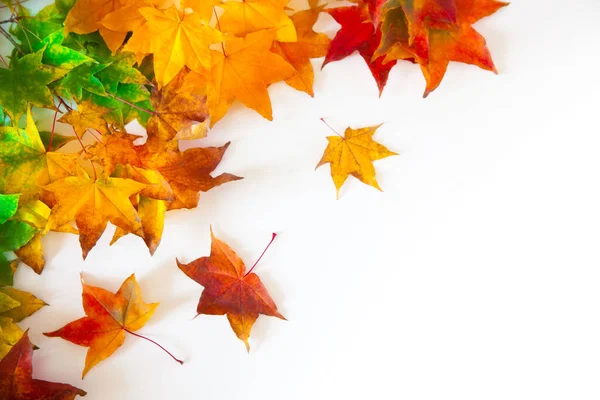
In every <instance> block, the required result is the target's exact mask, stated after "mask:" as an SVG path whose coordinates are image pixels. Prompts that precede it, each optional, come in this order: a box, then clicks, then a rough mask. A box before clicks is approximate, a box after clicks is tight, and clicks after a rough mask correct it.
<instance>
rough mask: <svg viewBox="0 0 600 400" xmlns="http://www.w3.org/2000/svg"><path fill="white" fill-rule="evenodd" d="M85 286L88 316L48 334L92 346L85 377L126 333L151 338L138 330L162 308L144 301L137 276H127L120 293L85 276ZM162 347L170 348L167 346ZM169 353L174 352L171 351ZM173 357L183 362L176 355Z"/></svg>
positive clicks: (110, 352)
mask: <svg viewBox="0 0 600 400" xmlns="http://www.w3.org/2000/svg"><path fill="white" fill-rule="evenodd" d="M81 285H82V286H83V293H82V303H83V310H84V311H85V314H86V317H83V318H80V319H78V320H76V321H73V322H70V323H68V324H67V325H65V326H64V327H62V328H60V329H59V330H57V331H54V332H49V333H44V335H46V336H48V337H60V338H63V339H65V340H68V341H69V342H72V343H75V344H77V345H79V346H85V347H89V349H88V352H87V354H86V357H85V366H84V368H83V373H82V378H84V377H85V375H86V374H87V373H88V372H89V371H90V369H92V368H93V367H94V366H95V365H97V364H98V363H99V362H100V361H102V360H105V359H106V358H108V357H110V356H111V355H112V354H113V353H114V352H115V351H116V350H117V349H118V348H119V347H121V345H122V344H123V342H124V341H125V332H127V333H130V334H132V335H134V336H137V337H142V338H144V339H146V340H150V339H147V338H145V337H144V336H141V335H139V334H136V333H134V332H135V331H137V330H139V329H141V328H142V327H143V326H144V325H146V323H147V322H148V320H149V319H150V317H152V314H153V313H154V310H155V309H156V307H158V303H144V302H143V301H142V294H141V290H140V286H139V285H138V283H137V280H136V279H135V275H131V276H130V277H129V278H127V279H125V281H124V282H123V284H122V285H121V287H120V288H119V290H118V291H117V293H111V292H109V291H108V290H105V289H102V288H99V287H96V286H91V285H86V284H85V283H84V282H83V279H82V281H81ZM153 343H155V344H157V343H156V342H153ZM157 345H158V344H157ZM158 346H160V345H158ZM161 348H162V347H161ZM162 349H163V350H164V351H166V350H165V349H164V348H162ZM166 352H167V353H168V354H169V355H171V354H170V353H169V352H168V351H166ZM171 357H172V358H173V359H175V360H176V361H177V362H179V363H180V364H183V362H182V361H180V360H177V359H176V358H175V357H173V356H172V355H171Z"/></svg>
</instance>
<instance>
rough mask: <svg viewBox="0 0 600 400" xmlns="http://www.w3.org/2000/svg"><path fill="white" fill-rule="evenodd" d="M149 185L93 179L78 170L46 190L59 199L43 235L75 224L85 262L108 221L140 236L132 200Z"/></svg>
mask: <svg viewBox="0 0 600 400" xmlns="http://www.w3.org/2000/svg"><path fill="white" fill-rule="evenodd" d="M145 186H146V185H144V184H142V183H139V182H136V181H133V180H131V179H120V178H109V177H107V176H105V175H102V176H100V177H98V178H97V179H91V178H90V177H89V176H88V174H87V173H86V172H85V171H83V170H82V169H79V171H78V176H70V177H67V178H64V179H61V180H59V181H56V182H54V183H52V184H50V185H48V186H45V187H44V190H46V191H48V192H51V193H53V194H54V196H55V197H56V205H55V206H54V207H53V208H52V212H51V213H50V218H49V219H48V224H47V225H46V228H45V229H44V233H46V232H48V231H49V230H51V229H56V228H58V227H61V226H63V225H65V224H67V223H69V222H71V221H73V220H74V221H75V224H76V225H77V228H78V229H79V243H80V244H81V249H82V255H83V258H84V259H85V258H86V257H87V255H88V253H89V252H90V250H91V249H92V248H93V247H94V246H95V245H96V242H97V241H98V239H100V236H101V235H102V233H103V232H104V230H105V229H106V225H107V223H108V221H110V222H112V223H113V224H114V225H116V226H118V227H120V228H122V229H124V230H126V231H128V232H141V229H142V225H141V222H140V218H139V216H138V214H137V211H136V210H135V208H134V207H133V205H132V204H131V201H130V200H129V197H130V196H132V195H134V194H136V193H139V192H140V191H141V190H142V189H143V188H144V187H145Z"/></svg>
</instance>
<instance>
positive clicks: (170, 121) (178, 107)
mask: <svg viewBox="0 0 600 400" xmlns="http://www.w3.org/2000/svg"><path fill="white" fill-rule="evenodd" d="M206 82H207V81H206V78H204V77H203V76H202V75H200V74H198V73H196V72H193V71H190V70H189V69H187V68H183V69H182V70H181V72H179V74H177V76H175V78H173V80H171V82H169V84H168V85H166V86H163V87H162V88H161V89H158V88H153V90H152V95H151V97H150V102H151V103H152V106H153V108H154V110H155V111H154V113H153V114H152V116H151V117H150V119H149V120H148V122H147V124H146V130H147V132H148V137H149V138H150V139H149V140H152V138H153V137H157V138H159V139H160V140H163V141H169V140H172V139H174V138H176V137H177V135H178V133H180V132H182V131H185V132H188V133H187V136H186V133H185V132H183V135H181V136H179V137H186V138H187V137H190V138H194V139H199V138H201V137H204V136H206V124H201V126H200V127H199V128H197V129H195V128H194V123H195V122H199V123H203V122H204V120H205V119H206V118H207V117H208V107H207V105H206ZM192 131H195V132H196V134H191V132H192ZM198 132H200V134H198Z"/></svg>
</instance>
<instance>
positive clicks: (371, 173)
mask: <svg viewBox="0 0 600 400" xmlns="http://www.w3.org/2000/svg"><path fill="white" fill-rule="evenodd" d="M380 126H381V125H377V126H371V127H367V128H360V129H352V128H350V127H348V128H346V131H345V132H344V136H341V135H337V136H328V137H327V140H328V141H329V144H328V145H327V148H326V149H325V152H324V153H323V157H322V158H321V161H319V164H317V168H319V167H320V166H321V165H323V164H326V163H331V177H332V178H333V183H334V184H335V188H336V195H337V197H338V198H339V195H340V188H341V187H342V185H343V184H344V182H346V179H347V178H348V176H349V175H352V176H354V177H355V178H357V179H359V180H360V181H361V182H363V183H366V184H367V185H370V186H373V187H374V188H376V189H378V190H381V188H380V187H379V184H378V183H377V179H376V178H375V167H374V166H373V161H375V160H381V159H382V158H385V157H389V156H394V155H397V154H398V153H394V152H393V151H389V150H388V149H387V148H386V147H385V146H383V145H381V144H379V143H377V142H376V141H374V140H373V134H374V133H375V131H376V130H377V128H379V127H380Z"/></svg>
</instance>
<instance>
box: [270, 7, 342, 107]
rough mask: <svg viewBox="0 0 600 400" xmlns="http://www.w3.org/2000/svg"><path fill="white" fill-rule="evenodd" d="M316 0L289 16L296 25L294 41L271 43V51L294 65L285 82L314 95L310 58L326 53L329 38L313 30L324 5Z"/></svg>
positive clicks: (322, 55)
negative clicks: (296, 36) (306, 7)
mask: <svg viewBox="0 0 600 400" xmlns="http://www.w3.org/2000/svg"><path fill="white" fill-rule="evenodd" d="M317 3H318V0H309V4H310V9H309V10H304V11H300V12H297V13H296V14H294V15H292V16H291V20H292V22H293V23H294V26H295V27H296V32H297V35H298V40H297V41H296V42H290V43H286V42H279V41H275V42H274V43H273V48H272V51H273V52H274V53H275V54H278V55H280V56H281V57H282V58H283V59H284V60H285V61H287V62H288V63H289V64H290V65H291V66H293V67H294V69H295V70H296V72H295V73H294V75H292V76H291V77H289V78H287V79H286V80H285V82H286V83H287V84H288V85H290V86H291V87H293V88H294V89H297V90H300V91H303V92H306V93H308V94H309V95H310V96H314V93H313V81H314V72H313V68H312V64H311V63H310V59H311V58H317V57H324V56H325V55H326V54H327V50H328V48H329V43H330V40H329V38H328V37H327V35H325V34H322V33H317V32H315V31H313V28H312V27H313V25H314V24H315V23H316V22H317V19H318V18H319V13H320V12H321V11H322V10H323V8H324V7H325V6H317Z"/></svg>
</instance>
